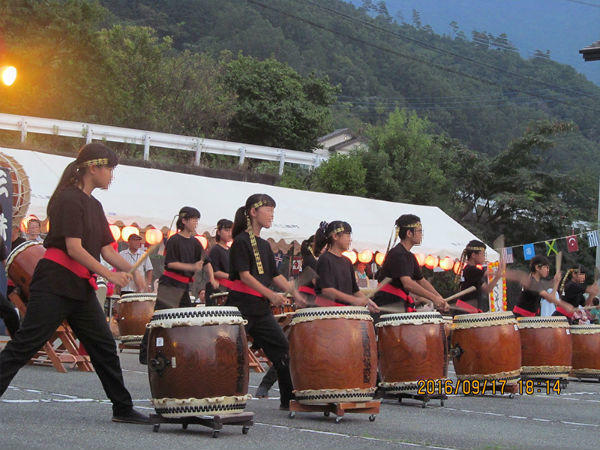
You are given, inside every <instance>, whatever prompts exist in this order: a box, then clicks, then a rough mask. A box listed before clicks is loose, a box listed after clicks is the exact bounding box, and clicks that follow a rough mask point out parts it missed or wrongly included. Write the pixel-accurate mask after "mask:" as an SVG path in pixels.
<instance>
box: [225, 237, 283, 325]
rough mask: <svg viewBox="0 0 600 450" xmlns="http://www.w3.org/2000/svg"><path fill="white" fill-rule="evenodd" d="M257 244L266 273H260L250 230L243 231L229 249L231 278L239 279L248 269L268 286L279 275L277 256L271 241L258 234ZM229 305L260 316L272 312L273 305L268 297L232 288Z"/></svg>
mask: <svg viewBox="0 0 600 450" xmlns="http://www.w3.org/2000/svg"><path fill="white" fill-rule="evenodd" d="M256 245H257V247H258V253H259V255H260V260H261V263H262V266H263V272H264V273H263V274H262V275H260V274H259V273H258V268H257V266H256V258H255V257H254V251H253V250H252V244H251V243H250V236H249V235H248V232H246V231H243V232H241V233H240V234H238V235H237V236H236V237H235V239H234V240H233V244H232V245H231V249H230V250H229V279H230V280H232V281H234V280H239V279H240V272H246V271H248V272H250V275H252V276H253V277H254V278H256V279H257V280H258V282H259V283H261V284H262V285H264V286H267V287H268V286H270V285H271V283H272V281H273V278H275V277H276V276H278V275H279V271H278V270H277V266H276V265H275V256H274V255H273V250H271V246H270V245H269V243H268V242H267V241H265V240H264V239H262V238H260V237H258V236H257V237H256ZM227 305H228V306H237V307H238V308H239V310H240V311H241V312H242V314H243V315H254V316H260V315H263V314H270V313H271V306H270V303H269V301H268V300H267V299H265V298H259V297H256V296H254V295H249V294H244V293H240V292H237V291H232V290H230V291H229V296H228V299H227Z"/></svg>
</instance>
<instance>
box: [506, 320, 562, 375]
mask: <svg viewBox="0 0 600 450" xmlns="http://www.w3.org/2000/svg"><path fill="white" fill-rule="evenodd" d="M517 322H518V323H519V332H520V334H521V357H522V364H523V368H522V374H523V377H524V378H544V379H545V378H567V377H568V376H569V372H570V371H571V358H572V355H573V351H572V343H571V331H570V326H569V322H568V321H567V318H566V317H563V316H550V317H519V318H518V319H517Z"/></svg>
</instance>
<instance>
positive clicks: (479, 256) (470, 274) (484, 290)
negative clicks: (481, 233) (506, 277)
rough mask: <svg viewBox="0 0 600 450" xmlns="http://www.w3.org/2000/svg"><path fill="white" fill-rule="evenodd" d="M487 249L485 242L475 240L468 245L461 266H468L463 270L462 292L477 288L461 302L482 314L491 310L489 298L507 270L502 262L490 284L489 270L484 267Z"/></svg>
mask: <svg viewBox="0 0 600 450" xmlns="http://www.w3.org/2000/svg"><path fill="white" fill-rule="evenodd" d="M485 249H486V246H485V244H484V243H483V242H481V241H478V240H475V239H474V240H472V241H470V242H469V243H468V244H467V246H466V247H465V249H464V250H463V253H462V256H461V265H462V264H463V263H466V265H465V267H464V268H463V270H462V280H461V283H460V290H461V291H463V290H465V289H468V288H470V287H471V286H475V291H474V292H471V293H469V294H466V295H463V296H462V297H461V300H462V301H463V302H465V303H468V304H469V305H471V306H473V307H475V308H477V309H479V310H480V311H482V312H483V311H488V310H489V302H488V301H487V296H488V294H489V293H490V292H491V290H492V289H494V286H495V285H496V283H498V281H499V280H500V278H502V274H503V273H504V272H505V269H506V264H505V263H504V261H500V266H499V267H498V270H497V271H496V274H495V275H494V278H492V280H491V281H490V282H489V283H488V282H487V268H486V267H484V266H483V264H485Z"/></svg>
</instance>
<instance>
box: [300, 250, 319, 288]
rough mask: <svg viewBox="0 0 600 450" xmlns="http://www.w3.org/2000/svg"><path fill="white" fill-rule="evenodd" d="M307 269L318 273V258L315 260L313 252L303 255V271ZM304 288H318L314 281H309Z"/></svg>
mask: <svg viewBox="0 0 600 450" xmlns="http://www.w3.org/2000/svg"><path fill="white" fill-rule="evenodd" d="M307 267H310V268H311V269H313V270H314V271H315V272H316V271H317V258H315V257H314V256H313V254H312V253H311V252H305V253H303V254H302V270H305V269H306V268H307ZM304 286H308V287H310V288H312V289H315V288H316V286H315V284H314V283H313V282H312V281H309V282H308V283H306V284H305V285H304Z"/></svg>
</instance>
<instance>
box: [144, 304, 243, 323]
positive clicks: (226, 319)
mask: <svg viewBox="0 0 600 450" xmlns="http://www.w3.org/2000/svg"><path fill="white" fill-rule="evenodd" d="M238 324H242V325H245V324H246V321H245V320H244V318H243V317H242V313H241V312H240V310H239V309H237V308H236V307H235V306H206V307H204V308H171V309H159V310H158V311H154V315H153V316H152V320H151V321H150V323H149V324H148V328H155V327H156V328H171V327H175V326H188V327H191V326H204V325H238Z"/></svg>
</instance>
